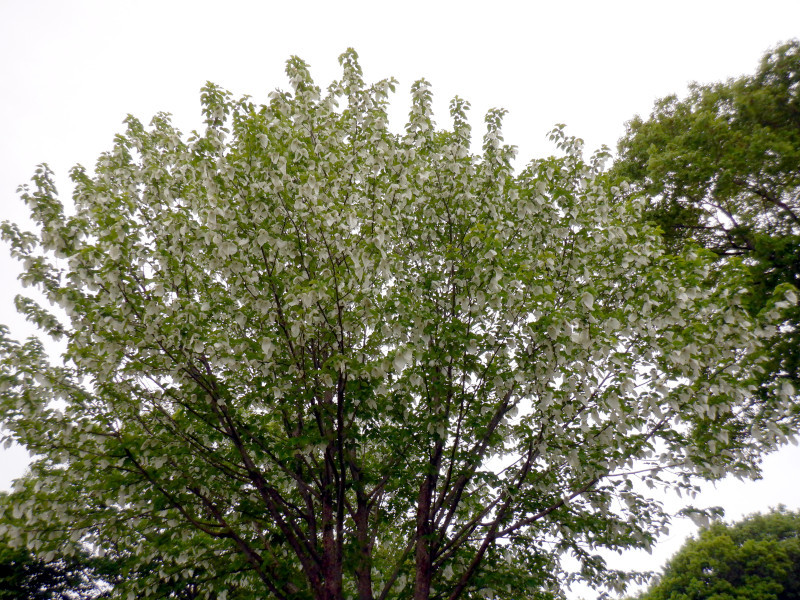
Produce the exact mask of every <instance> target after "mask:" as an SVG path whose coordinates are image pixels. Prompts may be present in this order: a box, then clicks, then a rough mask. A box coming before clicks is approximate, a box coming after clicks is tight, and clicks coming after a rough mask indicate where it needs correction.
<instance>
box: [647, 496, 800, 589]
mask: <svg viewBox="0 0 800 600" xmlns="http://www.w3.org/2000/svg"><path fill="white" fill-rule="evenodd" d="M706 598H708V599H711V598H714V599H719V600H723V599H726V600H727V599H731V600H734V599H736V600H745V599H747V600H750V599H752V600H797V599H798V598H800V513H796V512H794V513H793V512H788V511H786V510H785V509H778V510H774V511H771V512H770V513H768V514H766V515H761V514H756V515H751V516H750V517H747V518H746V519H744V520H743V521H740V522H739V523H734V524H731V525H727V524H725V523H714V524H713V525H711V526H710V527H708V528H706V529H704V530H702V531H701V532H700V535H699V536H698V538H697V539H692V540H689V541H688V542H686V544H684V546H683V547H682V548H681V549H680V550H679V551H678V552H677V554H676V555H675V556H674V557H673V558H672V560H670V562H669V563H668V564H667V566H666V567H665V569H664V573H663V575H662V576H661V578H660V579H659V580H658V581H657V582H656V584H655V585H653V586H652V587H651V588H650V589H649V590H648V591H647V592H645V593H644V594H642V595H640V596H639V599H640V600H667V599H669V600H704V599H706Z"/></svg>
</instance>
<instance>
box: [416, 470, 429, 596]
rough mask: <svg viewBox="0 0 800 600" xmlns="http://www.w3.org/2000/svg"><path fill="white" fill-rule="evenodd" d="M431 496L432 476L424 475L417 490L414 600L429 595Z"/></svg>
mask: <svg viewBox="0 0 800 600" xmlns="http://www.w3.org/2000/svg"><path fill="white" fill-rule="evenodd" d="M431 496H433V475H430V474H429V475H426V476H425V478H424V479H423V481H422V485H420V488H419V499H418V501H417V552H416V566H417V569H416V570H417V574H416V579H415V580H414V600H428V598H429V596H430V593H431V563H432V558H431V519H430V511H431Z"/></svg>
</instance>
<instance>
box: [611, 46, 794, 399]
mask: <svg viewBox="0 0 800 600" xmlns="http://www.w3.org/2000/svg"><path fill="white" fill-rule="evenodd" d="M614 170H615V172H616V173H617V175H618V176H620V177H621V178H624V179H626V180H627V181H629V182H630V183H631V185H632V186H633V189H634V191H635V192H638V193H642V194H643V195H644V196H645V197H647V198H648V199H649V200H648V210H647V213H648V217H649V218H651V219H653V220H654V222H656V223H657V224H658V225H659V226H660V227H661V228H662V230H663V232H664V235H665V238H666V241H667V244H668V246H669V247H670V248H671V249H673V250H675V249H678V248H680V247H681V246H682V245H683V244H684V243H685V242H687V241H691V242H695V243H699V244H701V245H702V246H704V247H706V248H709V249H711V250H713V251H714V252H715V253H717V254H718V255H719V256H720V257H722V258H724V259H728V258H730V257H734V256H735V257H741V258H742V259H744V260H745V262H746V263H747V264H748V265H749V266H750V268H751V269H752V271H753V276H754V277H753V282H752V284H751V286H750V290H749V295H748V303H749V305H750V307H751V311H758V310H761V309H762V308H763V306H764V303H765V301H767V299H768V298H769V297H770V295H771V294H772V291H773V290H774V289H775V287H776V286H778V285H781V284H784V283H791V284H792V285H794V286H799V285H800V41H798V40H794V41H791V42H788V43H786V44H783V45H781V46H779V47H777V48H775V49H774V50H771V51H770V52H768V53H767V54H766V55H765V56H764V58H763V59H762V61H761V64H760V66H759V68H758V70H757V71H756V72H755V74H753V75H748V76H743V77H740V78H738V79H731V80H729V81H726V82H722V83H714V84H708V85H699V84H694V85H692V86H691V87H690V89H689V94H688V96H687V97H686V98H682V99H680V98H678V97H677V96H668V97H666V98H663V99H661V100H659V101H658V102H656V105H655V108H654V110H653V113H652V114H651V115H650V118H649V119H647V120H643V119H641V118H640V117H636V118H634V119H633V120H632V121H630V122H629V123H628V127H627V133H626V135H625V137H623V138H622V139H621V140H620V143H619V161H618V162H617V163H616V164H615V165H614ZM768 372H769V374H770V375H771V376H788V377H790V378H791V379H792V380H793V381H794V382H795V384H797V383H798V382H800V309H797V308H795V309H794V311H792V313H791V315H790V316H789V320H788V323H787V325H786V326H785V327H784V335H783V336H782V338H781V341H780V343H778V344H777V345H776V347H775V351H774V352H773V360H772V364H771V365H770V366H769V368H768Z"/></svg>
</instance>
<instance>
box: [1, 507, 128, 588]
mask: <svg viewBox="0 0 800 600" xmlns="http://www.w3.org/2000/svg"><path fill="white" fill-rule="evenodd" d="M7 501H8V495H7V494H5V493H2V492H0V505H5V504H6V503H7ZM12 510H13V509H12ZM4 529H5V528H4ZM109 567H110V563H109V562H108V561H106V560H103V559H99V558H94V557H91V556H90V555H89V553H87V552H85V551H77V552H74V553H70V556H68V557H64V556H56V555H55V554H53V553H50V554H49V555H48V556H46V557H37V556H35V555H34V554H33V553H32V552H31V551H30V550H28V549H27V548H25V547H24V546H21V545H19V544H12V541H11V540H9V539H8V538H7V536H5V535H0V600H23V599H24V600H84V599H85V600H90V599H94V598H103V597H106V592H107V590H108V585H106V584H107V582H108V581H109V580H111V579H113V577H112V576H111V575H112V570H113V569H111V568H109Z"/></svg>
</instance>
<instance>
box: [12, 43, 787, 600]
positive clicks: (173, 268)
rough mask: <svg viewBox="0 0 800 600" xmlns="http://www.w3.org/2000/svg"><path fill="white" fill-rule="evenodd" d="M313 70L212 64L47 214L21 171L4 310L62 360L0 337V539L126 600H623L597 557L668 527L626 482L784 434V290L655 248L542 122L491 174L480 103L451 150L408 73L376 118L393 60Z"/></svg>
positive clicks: (737, 456)
mask: <svg viewBox="0 0 800 600" xmlns="http://www.w3.org/2000/svg"><path fill="white" fill-rule="evenodd" d="M340 62H341V65H342V67H343V76H342V79H341V80H339V81H336V82H334V83H333V84H331V85H330V87H329V88H328V89H327V90H326V91H323V90H321V89H320V88H319V87H318V86H316V85H315V84H314V83H313V81H312V79H311V77H310V75H309V71H308V68H307V66H306V65H305V64H304V63H303V62H302V61H301V60H299V59H296V58H292V59H291V60H289V61H288V66H287V73H288V75H289V78H290V81H291V90H290V91H276V92H274V93H272V94H271V96H270V99H269V101H268V102H267V103H266V104H263V105H259V104H255V103H254V102H253V101H252V100H251V99H249V98H243V99H240V100H235V99H232V98H231V96H230V95H229V94H228V93H227V92H225V91H224V90H223V89H221V88H219V87H217V86H215V85H211V84H208V85H207V86H206V87H205V88H204V89H203V92H202V105H203V114H204V117H205V128H204V130H203V131H200V132H195V133H192V134H191V135H189V136H188V137H187V136H184V135H182V134H181V133H180V132H179V131H177V130H176V129H175V128H174V127H173V125H172V124H171V123H170V119H169V118H168V116H167V115H164V114H160V115H157V116H156V117H155V118H154V119H153V120H152V122H151V123H150V125H149V126H148V127H145V126H143V125H142V124H141V123H140V122H139V121H137V120H136V119H134V118H132V117H129V118H128V119H127V131H125V133H123V134H120V135H118V136H117V138H116V140H115V143H114V146H113V149H112V150H111V151H109V152H107V153H105V154H103V155H102V156H101V157H100V159H99V160H98V162H97V164H96V166H95V168H94V171H93V172H90V171H87V170H86V169H84V168H81V167H76V168H75V169H74V170H73V171H72V173H71V175H72V180H73V182H74V185H75V189H74V193H73V196H72V202H71V203H70V204H69V205H68V206H67V207H65V206H64V205H63V204H62V202H61V201H60V200H59V199H58V196H57V194H56V190H55V188H54V185H53V182H52V175H51V173H50V172H49V171H48V170H47V168H46V167H41V169H40V170H39V171H37V173H36V175H35V177H34V179H33V185H32V186H31V187H29V188H25V189H24V190H23V193H22V197H23V199H24V200H25V202H26V203H27V205H28V206H29V208H30V212H31V216H32V218H33V220H34V221H35V223H36V226H37V231H35V232H33V233H31V232H25V231H22V230H20V228H19V227H17V226H16V225H13V224H9V223H5V224H4V225H3V229H2V232H3V237H4V239H5V240H6V241H7V243H8V244H9V245H10V247H11V252H12V253H13V255H14V256H16V257H17V258H19V259H20V260H21V261H22V262H23V265H24V272H23V274H22V276H21V278H22V282H23V283H24V284H27V285H29V286H31V287H33V288H34V289H35V290H36V291H37V295H32V296H31V297H30V298H20V299H19V300H18V303H17V306H18V309H19V310H20V311H21V312H22V313H23V314H24V315H25V316H26V317H27V318H28V319H30V320H31V321H33V322H34V323H36V324H37V325H38V326H39V327H40V328H41V329H42V330H43V331H44V332H45V333H46V334H48V335H49V336H52V337H53V338H54V339H56V340H61V344H62V345H61V346H60V348H63V353H62V355H61V358H60V360H53V359H51V358H50V357H49V352H48V348H47V347H46V346H45V345H43V343H42V342H40V341H38V340H37V339H29V340H28V341H26V342H24V343H19V342H16V341H14V340H12V339H11V338H10V335H9V334H8V333H4V334H3V336H2V342H0V344H2V345H1V346H0V348H2V350H1V351H0V352H2V354H1V355H0V386H2V396H1V398H2V399H1V400H0V408H1V410H0V414H2V415H3V417H2V419H3V424H4V426H5V427H6V428H7V431H8V432H9V433H8V437H9V439H13V440H16V441H18V442H19V443H21V444H23V445H24V446H25V447H26V448H28V449H29V451H30V452H31V453H32V455H34V457H35V458H34V461H33V463H32V465H31V475H30V477H27V478H25V479H23V480H21V481H20V482H19V485H18V487H17V490H16V491H15V493H14V494H15V499H16V501H15V502H14V503H12V504H6V507H5V511H4V515H3V526H2V528H0V529H2V531H1V533H3V535H6V536H8V537H9V538H10V539H12V540H15V543H16V544H18V545H24V546H26V547H27V548H29V549H30V550H31V551H32V552H34V553H36V554H37V555H43V556H47V555H50V556H52V555H53V553H67V554H68V553H69V552H71V551H73V550H71V549H74V551H76V552H77V551H78V550H79V549H86V548H88V549H91V550H92V551H93V552H97V553H102V552H104V551H109V552H113V553H114V555H115V557H117V558H118V559H119V560H122V561H124V564H126V565H127V567H126V568H127V569H128V570H129V572H130V574H131V576H130V577H122V581H120V583H119V584H118V585H116V586H115V589H114V594H117V595H119V596H120V597H126V595H127V597H131V598H133V597H148V595H151V596H156V595H158V589H161V587H160V586H162V584H163V582H164V581H169V580H175V581H178V580H191V578H192V577H193V576H195V575H196V576H197V577H200V576H202V577H204V578H206V579H207V580H208V581H211V582H213V585H211V584H209V586H207V588H206V591H205V592H202V593H205V594H207V595H209V596H212V595H214V597H221V598H222V597H224V596H225V593H226V591H227V590H228V589H231V590H237V593H239V592H241V593H243V594H244V596H243V597H248V596H249V597H268V598H277V599H281V600H289V599H306V598H307V599H314V600H338V599H341V598H359V599H360V600H385V599H389V598H414V599H415V600H424V599H429V598H443V599H450V600H456V599H458V598H461V599H467V598H481V597H483V598H491V597H495V598H523V597H524V598H557V597H561V596H562V594H563V588H564V586H565V585H568V584H569V583H570V582H571V581H573V580H575V579H583V580H587V581H589V582H591V583H592V584H594V585H597V586H598V587H599V588H602V587H607V588H610V589H620V588H621V587H623V586H624V584H625V582H626V581H627V580H629V578H631V577H633V575H631V574H629V573H625V572H621V571H615V570H612V569H609V568H607V566H606V564H605V562H604V561H603V559H602V558H601V557H600V555H599V551H600V550H601V549H612V550H621V549H624V548H630V547H639V548H642V547H644V548H646V547H650V546H651V545H652V544H653V542H654V540H655V538H656V536H657V535H658V533H659V532H661V531H663V528H664V527H665V526H666V524H667V523H668V521H669V515H668V514H667V513H666V512H665V510H664V509H663V508H662V507H661V505H660V504H659V503H658V502H656V501H654V500H652V499H651V498H650V497H649V496H648V488H647V487H646V486H640V485H639V483H640V482H644V483H645V484H647V486H650V487H653V486H674V487H678V488H680V489H683V490H684V491H688V492H692V490H694V489H695V488H696V485H697V483H698V482H699V481H701V480H703V479H708V478H717V477H720V476H722V475H724V474H725V473H729V472H734V473H737V474H739V475H743V476H747V475H752V474H754V473H756V471H757V462H758V457H759V455H760V454H761V453H762V452H764V451H767V450H769V449H772V448H774V447H775V446H776V445H778V444H780V443H783V442H784V441H785V440H786V439H787V437H789V436H791V435H792V434H793V432H794V431H796V429H797V426H798V423H797V420H798V415H797V414H793V413H792V412H791V410H789V408H788V402H787V399H795V392H794V390H793V388H792V386H791V385H790V384H788V383H786V382H784V381H778V380H776V381H775V386H776V391H775V393H774V394H772V395H770V396H767V397H759V398H758V400H755V396H754V394H753V392H754V383H753V382H754V381H756V379H757V378H756V375H757V372H758V369H759V361H760V360H761V356H762V354H763V352H762V348H763V347H764V345H765V344H767V343H769V340H770V337H771V336H772V335H773V333H774V329H775V328H774V326H773V325H772V323H774V322H777V320H778V319H779V318H780V315H779V314H778V313H780V311H781V310H783V309H784V307H785V306H786V305H788V304H789V303H790V302H792V300H793V296H792V294H793V292H792V290H791V289H789V288H788V287H783V288H779V289H778V290H777V291H776V294H775V297H774V298H773V300H772V301H771V303H770V304H769V305H768V306H767V307H766V308H765V310H764V311H762V312H761V313H759V314H757V315H754V314H751V313H749V312H748V311H747V310H745V308H744V307H743V306H742V300H741V296H740V290H741V289H742V287H743V282H744V281H745V278H746V276H747V272H746V270H744V269H742V268H740V267H738V266H737V265H736V264H733V263H732V264H729V265H724V268H723V266H720V265H715V264H714V263H713V261H712V260H711V259H709V257H708V256H707V255H706V254H705V253H704V251H702V250H691V249H688V250H686V252H684V253H683V254H682V255H680V256H674V255H667V254H666V253H665V252H664V249H663V246H662V241H661V237H660V235H659V233H658V231H657V230H656V229H654V228H652V227H651V226H649V225H647V224H646V223H644V220H643V219H642V216H641V212H642V202H641V201H640V200H637V199H633V200H627V199H622V198H621V196H620V190H618V189H617V188H616V187H612V186H611V185H610V184H609V183H608V180H607V178H606V177H605V176H604V175H603V171H602V162H603V159H604V155H603V154H602V153H600V154H597V155H595V156H593V157H592V158H590V159H584V157H583V156H582V151H581V142H580V140H579V139H576V138H572V137H569V136H567V135H566V134H565V133H564V132H563V129H561V128H557V129H556V130H555V131H554V132H553V134H552V138H553V140H554V142H555V143H556V144H557V146H558V148H559V149H560V151H561V154H560V157H558V158H548V159H545V160H535V161H533V162H531V163H530V164H529V165H528V166H527V167H525V168H524V169H522V170H521V171H520V172H518V173H517V172H515V170H514V168H513V167H512V159H513V156H514V150H513V148H512V147H509V146H507V145H504V144H503V138H502V135H501V128H500V125H501V119H502V116H503V112H502V111H499V110H492V111H490V112H489V113H488V115H487V116H486V134H485V135H484V137H483V144H482V148H481V150H480V152H478V153H475V152H473V150H472V147H471V139H472V138H471V129H470V125H469V124H468V121H467V118H466V111H467V109H468V104H467V102H465V101H463V100H460V99H458V98H456V99H454V100H453V101H452V103H451V105H450V114H451V117H452V122H453V126H452V128H451V129H440V128H437V127H436V125H435V123H434V121H433V116H432V110H431V98H432V96H431V91H430V88H429V85H428V84H427V83H426V82H425V81H419V82H417V83H416V84H414V85H413V87H412V103H411V110H410V115H409V119H408V123H407V124H406V126H405V129H404V131H401V132H399V133H398V132H396V131H393V130H392V129H391V128H390V127H389V123H388V119H387V105H388V102H389V95H390V92H391V91H393V89H394V82H393V81H392V80H384V81H380V82H378V83H375V84H370V85H368V84H366V83H365V82H364V79H363V75H362V71H361V69H360V67H359V65H358V62H357V57H356V54H355V53H354V52H353V51H348V52H347V53H345V54H344V55H343V56H342V57H341V59H340ZM37 298H44V299H45V300H47V301H49V302H51V303H52V304H53V305H55V308H52V309H51V308H47V307H46V306H45V305H43V304H42V303H40V302H39V301H38V300H37ZM565 557H572V558H571V559H570V560H565ZM204 580H205V579H204Z"/></svg>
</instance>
